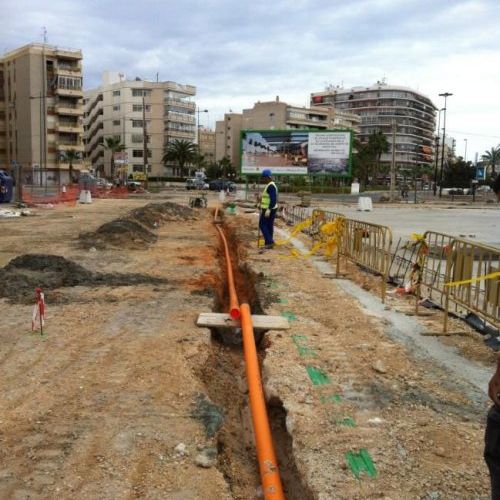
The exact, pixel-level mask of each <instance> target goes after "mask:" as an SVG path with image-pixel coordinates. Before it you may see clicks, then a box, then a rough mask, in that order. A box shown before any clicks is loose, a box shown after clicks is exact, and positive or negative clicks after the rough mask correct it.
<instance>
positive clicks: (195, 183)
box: [186, 178, 209, 190]
mask: <svg viewBox="0 0 500 500" xmlns="http://www.w3.org/2000/svg"><path fill="white" fill-rule="evenodd" d="M186 189H188V190H189V189H209V185H208V184H207V183H206V182H205V181H204V180H203V179H196V178H194V179H186Z"/></svg>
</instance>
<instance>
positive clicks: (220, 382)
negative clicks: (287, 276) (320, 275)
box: [197, 222, 313, 500]
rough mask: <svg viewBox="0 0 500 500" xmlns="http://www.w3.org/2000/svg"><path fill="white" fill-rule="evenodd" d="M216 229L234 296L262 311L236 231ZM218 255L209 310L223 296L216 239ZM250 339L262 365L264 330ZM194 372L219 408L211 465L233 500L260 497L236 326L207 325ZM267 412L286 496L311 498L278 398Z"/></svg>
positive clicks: (222, 305)
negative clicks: (201, 360)
mask: <svg viewBox="0 0 500 500" xmlns="http://www.w3.org/2000/svg"><path fill="white" fill-rule="evenodd" d="M222 228H223V230H224V232H225V234H226V237H227V239H228V245H229V251H230V255H231V261H232V264H233V273H234V280H235V285H236V290H237V293H238V298H239V301H240V303H244V302H247V303H248V304H250V307H251V310H252V313H253V314H263V313H264V311H263V308H262V305H261V300H260V299H259V293H258V290H259V287H258V281H259V277H258V276H257V275H256V274H255V273H254V272H253V271H252V270H251V269H250V267H249V266H248V265H246V264H245V263H244V257H245V250H244V248H243V245H241V244H240V242H239V240H238V238H237V234H236V232H235V231H234V230H233V229H232V228H231V226H229V225H227V224H225V223H224V222H223V223H222ZM218 257H219V266H220V269H221V274H220V279H219V280H218V281H217V283H216V289H215V290H214V296H215V298H214V307H213V310H214V312H227V309H228V303H229V297H228V289H227V276H226V272H225V269H226V262H225V253H224V248H223V245H222V243H221V244H220V245H219V247H218ZM256 344H257V349H258V354H259V361H260V364H261V365H262V361H263V360H264V358H265V354H266V350H265V349H266V345H267V342H265V333H264V332H256ZM197 375H198V376H199V378H200V379H201V380H202V381H203V383H204V384H205V386H206V392H207V395H208V397H209V398H210V400H211V401H212V402H213V403H214V404H215V405H217V406H218V407H220V408H222V411H223V416H224V420H223V424H222V426H221V428H220V429H219V431H218V432H217V434H216V437H215V439H216V445H217V449H218V464H217V467H218V468H219V470H220V471H221V472H222V474H223V475H224V477H225V479H226V481H227V483H228V485H229V487H230V490H231V493H232V495H233V497H234V498H235V499H241V500H247V499H252V498H262V497H263V494H262V489H261V486H260V476H259V469H258V462H257V457H256V451H255V445H254V437H253V427H252V418H251V411H250V407H249V399H248V389H247V382H246V376H245V363H244V359H243V354H242V337H241V332H240V331H239V330H235V329H227V328H224V329H212V331H211V343H210V350H209V353H208V357H207V360H206V362H205V364H204V365H203V366H201V367H200V368H199V370H198V373H197ZM268 412H269V419H270V425H271V429H272V433H273V439H274V446H275V451H276V455H277V458H278V462H279V464H280V473H281V477H282V481H283V487H284V491H285V495H286V498H287V499H292V500H295V499H296V500H299V499H300V500H309V499H311V500H312V498H313V495H312V494H311V493H310V492H309V490H308V488H307V487H306V486H305V485H304V484H303V483H302V481H301V477H300V474H299V472H298V470H297V467H296V464H295V462H294V458H293V457H294V455H293V450H292V446H293V441H292V437H291V436H290V434H289V433H288V431H287V429H286V411H285V409H284V407H283V404H282V403H281V401H279V400H277V399H273V400H272V401H270V402H269V404H268Z"/></svg>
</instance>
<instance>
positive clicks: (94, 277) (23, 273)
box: [0, 254, 165, 303]
mask: <svg viewBox="0 0 500 500" xmlns="http://www.w3.org/2000/svg"><path fill="white" fill-rule="evenodd" d="M1 276H2V279H1V280H0V297H7V298H8V299H9V300H10V301H12V302H28V303H31V302H33V294H34V289H35V288H36V287H41V288H43V289H44V292H45V294H46V296H47V298H48V297H49V295H50V291H51V290H54V289H56V288H62V287H72V286H79V285H80V286H130V285H139V284H144V283H151V284H159V283H165V280H163V279H160V278H154V277H152V276H148V275H145V274H136V273H133V274H120V273H95V272H92V271H89V270H88V269H85V268H84V267H82V266H80V265H79V264H76V263H75V262H73V261H71V260H68V259H65V258H64V257H61V256H60V255H47V254H26V255H21V256H19V257H16V258H15V259H12V260H11V261H10V262H9V263H8V264H7V265H6V266H5V267H4V268H3V269H2V271H1Z"/></svg>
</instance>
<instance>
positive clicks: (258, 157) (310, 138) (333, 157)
mask: <svg viewBox="0 0 500 500" xmlns="http://www.w3.org/2000/svg"><path fill="white" fill-rule="evenodd" d="M351 158H352V132H351V131H350V130H318V131H316V130H314V131H313V130H299V129H293V130H243V131H242V132H241V173H242V174H260V173H261V172H262V170H264V169H265V168H270V169H271V170H272V171H273V175H280V174H283V175H285V174H286V175H290V174H292V175H293V174H298V175H319V174H321V175H334V176H350V175H351Z"/></svg>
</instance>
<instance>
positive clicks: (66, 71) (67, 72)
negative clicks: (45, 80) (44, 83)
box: [55, 65, 82, 77]
mask: <svg viewBox="0 0 500 500" xmlns="http://www.w3.org/2000/svg"><path fill="white" fill-rule="evenodd" d="M55 73H56V75H60V76H72V77H73V76H77V77H78V76H82V68H80V67H78V66H61V65H59V66H57V67H56V68H55Z"/></svg>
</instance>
